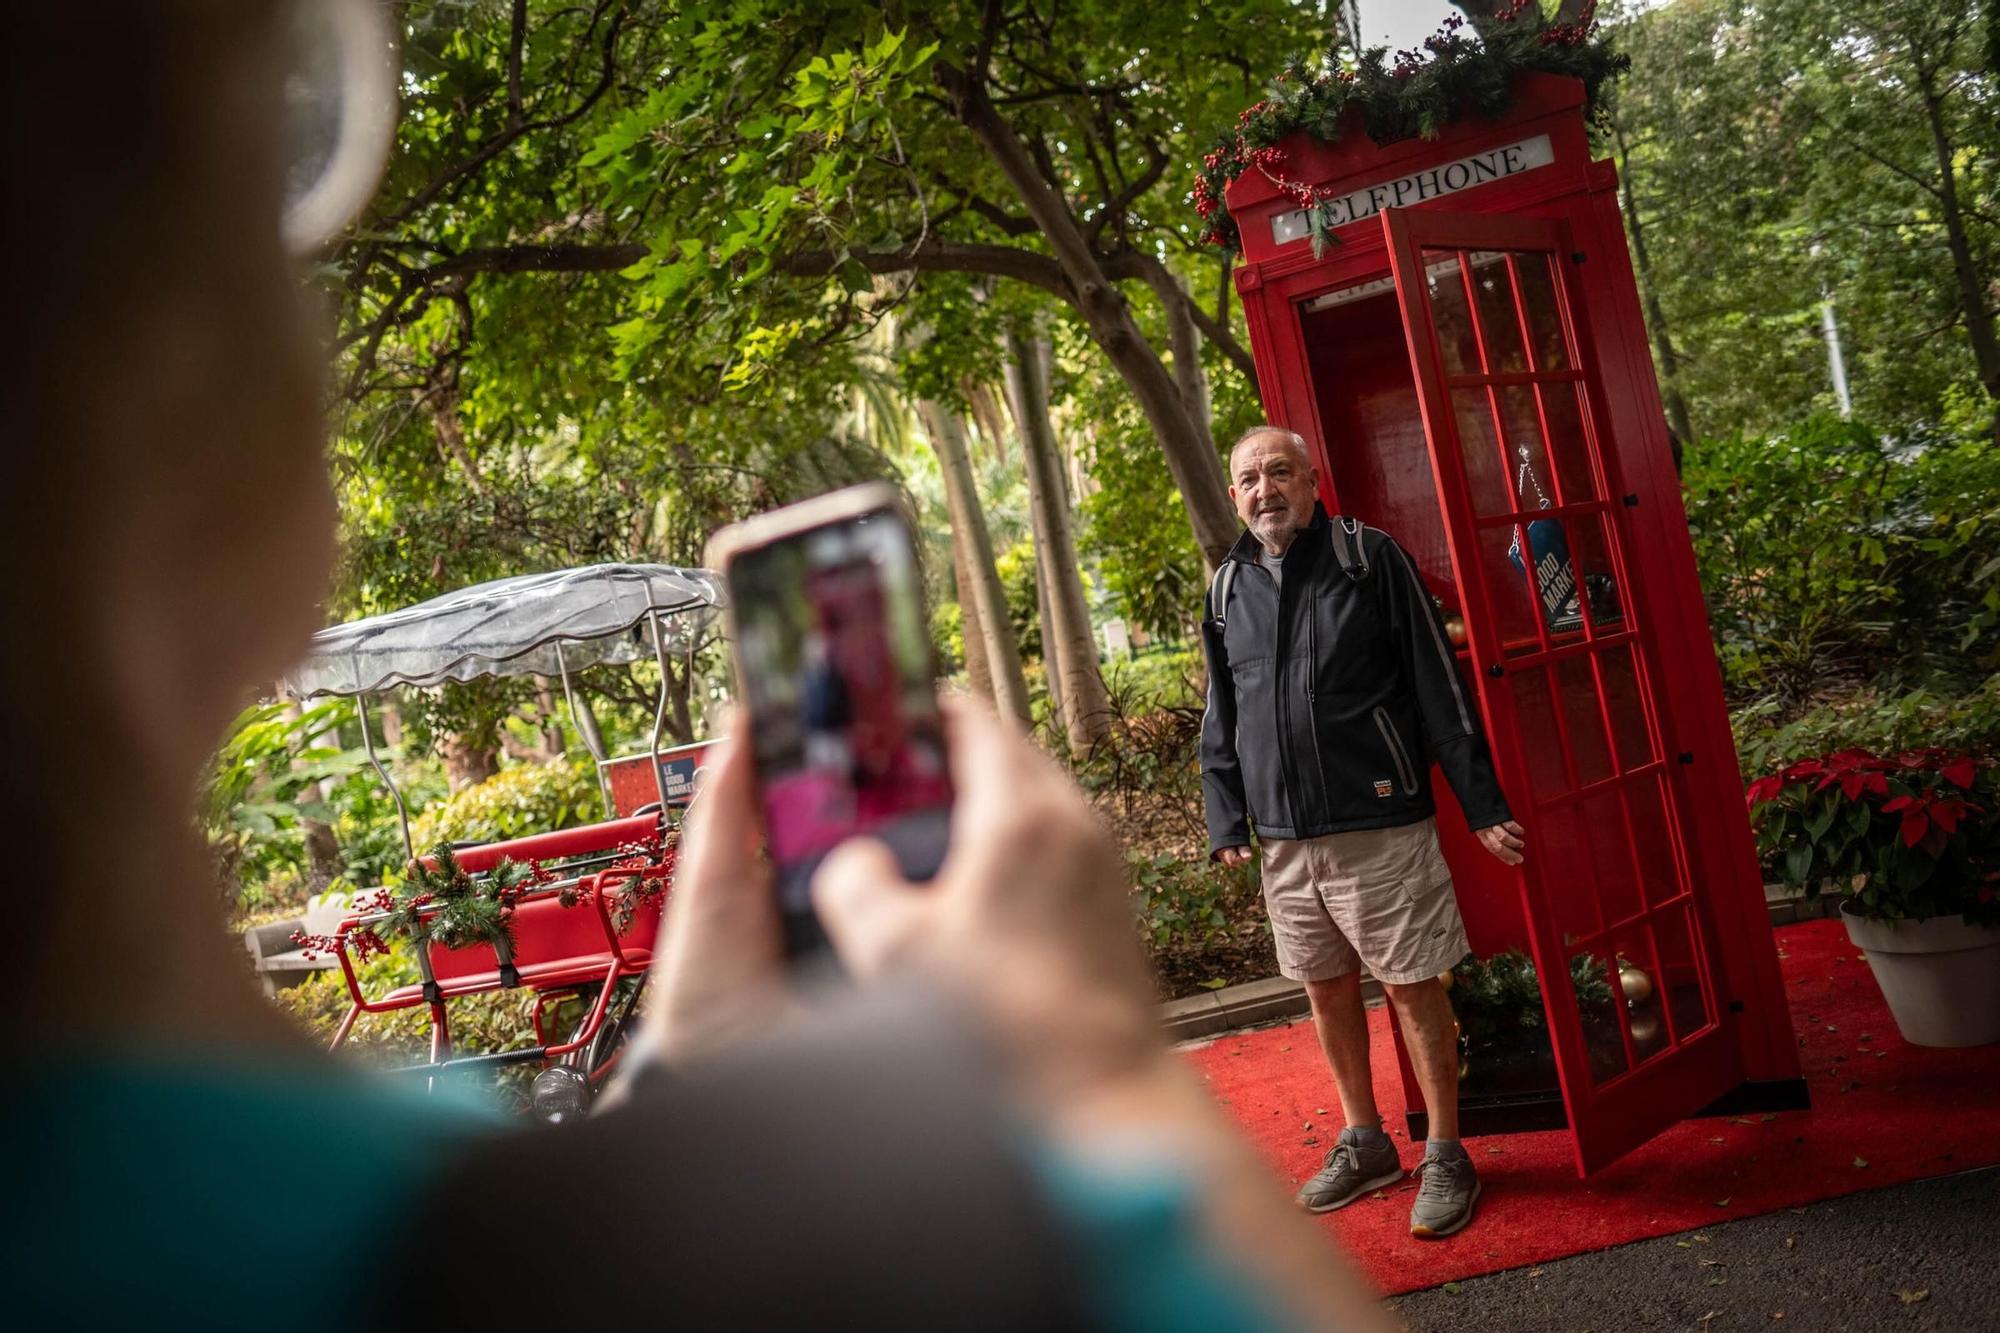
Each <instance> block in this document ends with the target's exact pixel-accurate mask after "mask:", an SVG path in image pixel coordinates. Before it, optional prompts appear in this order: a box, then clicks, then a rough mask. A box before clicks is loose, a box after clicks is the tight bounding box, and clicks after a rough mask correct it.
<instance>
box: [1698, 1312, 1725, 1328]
mask: <svg viewBox="0 0 2000 1333" xmlns="http://www.w3.org/2000/svg"><path fill="white" fill-rule="evenodd" d="M1721 1313H1722V1311H1720V1310H1710V1311H1709V1312H1708V1313H1707V1314H1705V1315H1703V1316H1702V1317H1701V1326H1702V1327H1703V1328H1707V1327H1708V1321H1709V1320H1711V1319H1713V1318H1715V1317H1716V1316H1717V1315H1719V1314H1721Z"/></svg>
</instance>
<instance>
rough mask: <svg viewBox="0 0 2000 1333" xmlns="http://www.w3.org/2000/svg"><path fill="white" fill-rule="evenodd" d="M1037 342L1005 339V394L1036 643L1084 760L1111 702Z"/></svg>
mask: <svg viewBox="0 0 2000 1333" xmlns="http://www.w3.org/2000/svg"><path fill="white" fill-rule="evenodd" d="M1043 355H1044V353H1043V348H1042V341H1041V339H1039V338H1032V339H1031V338H1024V337H1022V336H1021V335H1020V334H1019V333H1017V332H1011V331H1010V332H1009V333H1008V335H1007V388H1008V391H1009V394H1010V396H1011V397H1012V399H1013V402H1014V420H1015V421H1016V422H1018V423H1019V424H1020V427H1021V453H1022V455H1023V456H1024V457H1025V458H1026V460H1027V464H1028V479H1029V480H1028V485H1029V503H1030V505H1031V506H1032V507H1033V509H1034V511H1035V514H1036V516H1037V518H1038V519H1039V522H1038V523H1037V525H1036V526H1037V535H1038V536H1039V537H1040V538H1041V540H1039V541H1037V542H1036V551H1037V558H1036V564H1037V566H1038V568H1039V570H1040V572H1041V574H1042V576H1043V577H1042V582H1043V584H1044V586H1046V587H1047V589H1048V594H1049V618H1050V619H1051V620H1052V621H1053V622H1054V624H1053V626H1052V628H1053V629H1054V632H1055V639H1054V642H1053V644H1051V643H1048V642H1044V643H1043V645H1042V661H1043V663H1044V665H1047V663H1048V661H1049V659H1050V657H1051V655H1052V654H1051V653H1050V649H1051V647H1053V648H1054V653H1053V657H1054V658H1055V662H1056V667H1057V672H1058V674H1059V677H1060V679H1061V681H1062V696H1063V705H1064V707H1063V724H1064V727H1063V729H1064V731H1065V733H1066V734H1067V735H1068V737H1069V749H1070V753H1071V754H1072V755H1074V756H1076V757H1077V758H1082V757H1084V756H1085V755H1088V754H1089V753H1090V751H1091V750H1092V749H1093V748H1094V747H1095V746H1096V744H1097V743H1098V742H1099V741H1101V740H1103V739H1104V737H1105V736H1106V735H1107V734H1108V733H1109V732H1110V730H1111V700H1110V696H1109V695H1107V694H1106V693H1105V689H1104V676H1103V674H1102V673H1101V672H1100V671H1099V670H1098V666H1097V640H1096V637H1095V636H1094V635H1093V634H1092V633H1091V628H1090V608H1089V606H1088V604H1086V603H1085V601H1084V596H1083V576H1082V570H1081V568H1080V567H1079V565H1078V562H1077V556H1076V537H1075V534H1074V533H1073V532H1071V531H1070V522H1069V519H1070V514H1069V509H1070V506H1069V488H1068V487H1067V485H1065V483H1064V480H1063V475H1062V456H1061V452H1060V450H1059V449H1058V448H1057V446H1056V436H1055V429H1054V427H1053V425H1052V424H1051V423H1050V421H1049V389H1048V380H1047V378H1046V375H1047V371H1046V368H1045V364H1044V362H1043V359H1042V358H1043Z"/></svg>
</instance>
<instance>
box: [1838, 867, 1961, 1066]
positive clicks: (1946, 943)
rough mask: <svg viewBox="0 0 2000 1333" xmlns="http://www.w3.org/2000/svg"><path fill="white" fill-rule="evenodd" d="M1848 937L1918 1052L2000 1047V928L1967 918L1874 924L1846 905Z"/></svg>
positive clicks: (1842, 912) (1844, 917) (1843, 907)
mask: <svg viewBox="0 0 2000 1333" xmlns="http://www.w3.org/2000/svg"><path fill="white" fill-rule="evenodd" d="M1840 919H1841V920H1842V921H1844V922H1846V923H1847V937H1848V938H1849V939H1851V940H1853V941H1854V943H1855V944H1856V945H1858V946H1859V947H1860V948H1861V950H1862V952H1863V953H1865V954H1867V955H1868V966H1869V967H1870V968H1871V969H1872V970H1873V971H1874V973H1875V983H1876V984H1877V985H1878V986H1880V987H1881V988H1882V998H1883V999H1885V1000H1887V1001H1888V1002H1889V1012H1890V1013H1891V1014H1892V1015H1894V1016H1895V1019H1896V1027H1897V1028H1898V1029H1900V1030H1901V1032H1902V1034H1903V1040H1905V1041H1907V1042H1909V1043H1910V1044H1911V1045H1912V1046H1984V1045H1987V1044H1988V1043H1990V1042H1996V1041H2000V928H1996V927H1993V926H1975V925H1971V924H1969V923H1968V922H1967V921H1966V919H1965V918H1964V917H1962V916H1936V917H1927V918H1924V919H1923V920H1919V921H1873V920H1870V919H1869V918H1867V917H1863V916H1858V915H1856V914H1855V912H1854V911H1853V905H1852V904H1851V903H1842V904H1841V908H1840Z"/></svg>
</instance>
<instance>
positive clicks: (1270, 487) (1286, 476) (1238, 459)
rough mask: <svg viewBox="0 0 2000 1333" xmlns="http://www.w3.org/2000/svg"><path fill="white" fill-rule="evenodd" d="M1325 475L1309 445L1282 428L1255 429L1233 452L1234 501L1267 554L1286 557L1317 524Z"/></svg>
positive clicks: (1231, 480) (1231, 486) (1240, 439)
mask: <svg viewBox="0 0 2000 1333" xmlns="http://www.w3.org/2000/svg"><path fill="white" fill-rule="evenodd" d="M1318 494H1319V472H1318V470H1317V469H1315V468H1314V467H1313V462H1312V454H1311V453H1310V452H1309V451H1308V450H1307V449H1306V442H1305V441H1304V440H1302V439H1300V438H1299V437H1298V435H1297V434H1296V433H1294V432H1292V431H1289V430H1286V429H1285V428H1284V427H1282V426H1272V425H1262V426H1253V427H1251V428H1250V429H1249V430H1247V431H1244V432H1243V434H1242V435H1241V436H1239V437H1238V438H1237V441H1236V445H1235V447H1234V448H1232V449H1231V450H1230V451H1229V498H1230V500H1231V501H1233V502H1234V503H1235V505H1236V516H1237V517H1238V518H1240V519H1242V520H1243V525H1244V526H1245V527H1247V528H1249V529H1250V531H1251V532H1252V533H1253V534H1255V535H1256V538H1257V540H1258V541H1259V542H1262V543H1263V545H1264V549H1265V550H1267V551H1269V552H1270V553H1271V554H1273V555H1283V554H1284V553H1285V548H1286V547H1288V546H1290V545H1291V544H1292V538H1293V536H1294V535H1296V534H1297V532H1298V530H1299V529H1300V528H1303V527H1305V526H1306V525H1307V524H1308V523H1311V522H1312V515H1313V500H1314V499H1315V498H1316V497H1317V496H1318Z"/></svg>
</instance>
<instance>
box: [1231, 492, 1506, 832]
mask: <svg viewBox="0 0 2000 1333" xmlns="http://www.w3.org/2000/svg"><path fill="white" fill-rule="evenodd" d="M1337 535H1338V534H1336V533H1335V531H1334V528H1333V521H1332V520H1330V519H1329V518H1328V517H1327V514H1326V511H1325V509H1323V508H1321V507H1320V506H1318V505H1315V506H1314V507H1313V519H1312V524H1311V526H1310V527H1308V528H1306V529H1305V530H1304V531H1302V532H1300V533H1299V535H1298V536H1297V537H1296V538H1295V539H1294V540H1293V541H1292V544H1291V546H1290V548H1289V549H1287V550H1286V552H1285V556H1284V560H1283V563H1282V568H1283V570H1284V577H1283V579H1282V580H1279V579H1274V578H1272V577H1271V574H1270V571H1269V570H1267V569H1265V568H1263V566H1262V565H1260V564H1259V563H1258V558H1257V557H1258V554H1259V551H1260V547H1259V546H1258V543H1257V540H1256V538H1255V537H1253V536H1252V535H1251V534H1250V533H1248V532H1245V533H1244V534H1243V536H1242V537H1241V538H1239V539H1238V540H1237V543H1236V545H1235V546H1234V547H1232V548H1231V549H1230V552H1229V555H1228V559H1229V560H1231V561H1234V562H1236V570H1235V573H1234V574H1233V575H1231V577H1230V579H1229V581H1228V582H1229V592H1228V596H1229V605H1228V606H1227V607H1226V608H1217V607H1216V606H1214V605H1212V603H1213V601H1214V589H1215V586H1216V585H1215V584H1211V585H1210V593H1209V597H1208V598H1207V599H1206V600H1207V601H1208V602H1209V603H1211V604H1209V605H1207V606H1206V615H1205V616H1204V618H1203V620H1202V636H1201V639H1202V648H1203V650H1204V651H1205V652H1206V653H1207V655H1208V711H1207V712H1206V713H1205V714H1204V715H1203V717H1202V725H1201V787H1202V796H1203V799H1204V802H1205V804H1206V806H1207V813H1208V840H1209V849H1210V854H1211V855H1213V854H1214V853H1215V852H1217V851H1220V850H1221V849H1222V848H1224V847H1245V846H1248V845H1249V843H1250V831H1251V830H1252V829H1255V830H1256V833H1257V836H1258V837H1259V838H1315V837H1319V836H1320V835H1322V834H1326V833H1340V832H1344V831H1347V830H1350V829H1368V828H1391V827H1394V826H1396V825H1400V824H1413V823H1415V822H1417V821H1418V820H1420V819H1424V818H1426V817H1428V816H1429V815H1430V814H1431V813H1432V812H1433V810H1434V809H1435V806H1434V805H1433V804H1432V801H1431V790H1430V765H1431V762H1432V761H1433V760H1435V762H1436V763H1437V765H1438V766H1439V767H1440V768H1441V769H1443V770H1444V775H1445V778H1446V780H1447V781H1449V782H1450V783H1451V787H1452V790H1453V791H1454V792H1455V793H1457V795H1458V800H1459V804H1460V805H1461V806H1463V807H1464V809H1465V815H1466V819H1467V821H1468V822H1469V823H1470V824H1471V826H1472V827H1473V828H1475V829H1479V828H1486V827H1487V826H1489V825H1492V824H1498V823H1501V822H1502V821H1504V820H1507V819H1510V818H1512V815H1511V813H1510V812H1509V810H1508V808H1507V800H1506V797H1505V796H1503V795H1502V794H1501V791H1500V782H1499V779H1498V778H1497V777H1495V776H1494V772H1493V756H1492V754H1491V752H1490V751H1489V750H1488V749H1487V745H1486V737H1485V735H1484V733H1483V732H1482V731H1481V730H1480V726H1479V713H1478V708H1477V705H1476V704H1475V702H1474V701H1473V698H1472V693H1471V691H1470V690H1468V689H1466V688H1465V683H1464V681H1463V680H1461V679H1460V677H1459V673H1458V663H1457V660H1456V659H1455V658H1454V657H1453V655H1452V649H1451V643H1450V641H1449V640H1448V639H1446V637H1445V633H1444V623H1443V620H1442V619H1441V618H1440V617H1439V615H1438V613H1437V608H1436V607H1435V606H1434V605H1433V604H1432V602H1431V597H1430V593H1429V591H1428V590H1427V589H1426V588H1425V587H1424V582H1423V579H1422V577H1421V576H1420V575H1419V574H1418V573H1417V567H1416V564H1415V562H1414V561H1412V560H1411V559H1410V557H1409V554H1408V553H1407V552H1405V551H1404V550H1403V548H1402V547H1400V546H1398V545H1397V544H1396V542H1395V541H1394V540H1393V539H1392V538H1391V537H1390V536H1389V534H1388V533H1386V532H1383V531H1381V530H1380V529H1378V528H1368V527H1364V528H1362V529H1361V532H1360V541H1361V549H1362V551H1363V552H1364V553H1365V555H1366V557H1367V558H1366V561H1365V566H1366V572H1365V573H1363V574H1362V575H1361V576H1360V577H1359V578H1355V577H1352V576H1350V575H1349V574H1348V573H1347V572H1346V571H1345V570H1344V569H1343V568H1342V567H1341V562H1340V560H1339V559H1338V558H1337V557H1336V556H1335V553H1334V549H1333V542H1334V540H1335V538H1336V536H1337ZM1357 568H1360V566H1357ZM1218 581H1219V580H1218Z"/></svg>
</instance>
